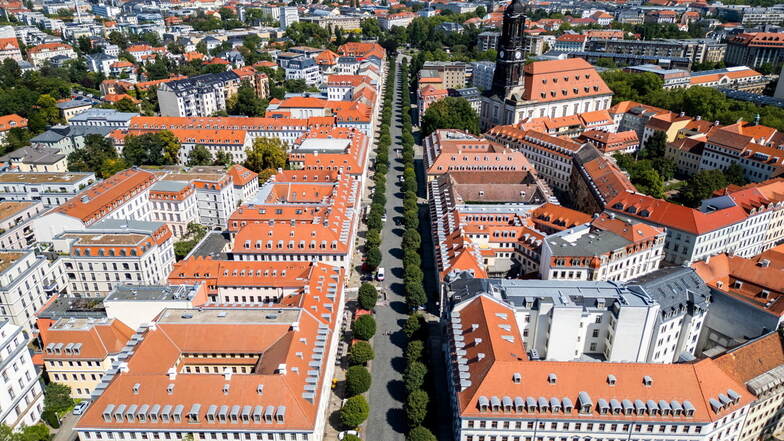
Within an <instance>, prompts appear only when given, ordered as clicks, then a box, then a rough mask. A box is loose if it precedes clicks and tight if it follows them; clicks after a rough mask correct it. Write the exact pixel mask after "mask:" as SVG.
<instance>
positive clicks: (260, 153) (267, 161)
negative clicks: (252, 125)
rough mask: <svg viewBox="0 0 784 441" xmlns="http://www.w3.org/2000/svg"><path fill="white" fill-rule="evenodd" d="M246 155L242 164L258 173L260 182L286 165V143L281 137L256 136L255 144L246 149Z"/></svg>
mask: <svg viewBox="0 0 784 441" xmlns="http://www.w3.org/2000/svg"><path fill="white" fill-rule="evenodd" d="M245 156H246V158H245V162H244V163H243V164H242V165H243V166H245V168H247V169H248V170H251V171H254V172H256V173H258V174H259V182H264V181H266V180H267V178H269V177H270V176H272V175H274V174H275V173H276V172H277V170H278V169H279V168H284V167H285V166H286V144H284V143H283V141H281V140H280V139H279V138H256V139H255V140H253V146H252V147H251V148H249V149H248V150H245Z"/></svg>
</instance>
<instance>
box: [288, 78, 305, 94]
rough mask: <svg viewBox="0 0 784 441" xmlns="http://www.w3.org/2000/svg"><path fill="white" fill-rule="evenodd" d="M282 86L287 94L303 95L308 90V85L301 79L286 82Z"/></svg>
mask: <svg viewBox="0 0 784 441" xmlns="http://www.w3.org/2000/svg"><path fill="white" fill-rule="evenodd" d="M283 86H284V87H285V89H286V92H288V93H303V92H305V91H306V90H307V89H308V83H306V82H305V80H301V79H296V80H286V81H285V82H284V83H283Z"/></svg>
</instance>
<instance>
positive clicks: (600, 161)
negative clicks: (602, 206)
mask: <svg viewBox="0 0 784 441" xmlns="http://www.w3.org/2000/svg"><path fill="white" fill-rule="evenodd" d="M583 169H584V170H585V172H586V173H587V174H588V176H590V177H591V181H592V182H593V183H594V185H596V190H597V191H598V192H599V194H601V196H602V198H603V199H604V202H605V203H607V202H608V201H611V200H613V199H615V197H616V196H618V195H621V194H624V193H626V192H636V191H637V188H636V187H635V186H634V184H632V182H631V181H630V180H629V177H628V176H626V174H624V173H623V171H621V169H620V168H618V166H617V165H616V164H615V163H614V162H613V161H612V160H611V159H608V158H605V157H604V156H600V157H598V158H596V159H594V160H592V161H588V162H586V163H585V164H583Z"/></svg>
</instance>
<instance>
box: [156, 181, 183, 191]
mask: <svg viewBox="0 0 784 441" xmlns="http://www.w3.org/2000/svg"><path fill="white" fill-rule="evenodd" d="M188 185H190V183H188V182H186V181H158V182H156V183H155V184H153V185H152V187H150V190H152V191H172V192H177V191H181V190H182V189H183V188H185V187H187V186H188Z"/></svg>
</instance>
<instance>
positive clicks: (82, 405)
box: [73, 400, 90, 415]
mask: <svg viewBox="0 0 784 441" xmlns="http://www.w3.org/2000/svg"><path fill="white" fill-rule="evenodd" d="M89 405H90V401H89V400H85V401H80V402H79V403H78V404H77V405H76V406H74V408H73V414H74V415H81V414H83V413H84V411H85V410H87V406H89Z"/></svg>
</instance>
